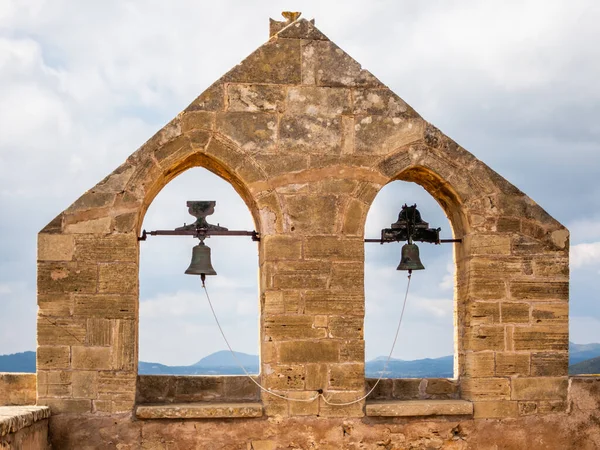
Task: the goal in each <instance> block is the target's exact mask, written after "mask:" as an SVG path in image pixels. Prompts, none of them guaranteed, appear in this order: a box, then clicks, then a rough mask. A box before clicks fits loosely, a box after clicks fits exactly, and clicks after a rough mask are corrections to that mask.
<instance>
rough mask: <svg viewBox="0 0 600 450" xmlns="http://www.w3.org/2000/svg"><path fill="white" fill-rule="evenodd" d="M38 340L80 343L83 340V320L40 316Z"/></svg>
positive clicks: (54, 343) (50, 342) (57, 342)
mask: <svg viewBox="0 0 600 450" xmlns="http://www.w3.org/2000/svg"><path fill="white" fill-rule="evenodd" d="M37 338H38V342H39V343H42V344H52V345H78V344H79V345H82V344H83V343H84V342H85V320H83V319H74V318H68V319H67V318H48V317H45V316H43V317H42V316H40V317H39V318H38V326H37Z"/></svg>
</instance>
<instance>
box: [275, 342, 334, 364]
mask: <svg viewBox="0 0 600 450" xmlns="http://www.w3.org/2000/svg"><path fill="white" fill-rule="evenodd" d="M279 360H280V361H281V362H282V363H319V362H337V361H339V343H338V342H337V341H333V340H328V341H325V340H321V341H286V342H282V343H281V344H279Z"/></svg>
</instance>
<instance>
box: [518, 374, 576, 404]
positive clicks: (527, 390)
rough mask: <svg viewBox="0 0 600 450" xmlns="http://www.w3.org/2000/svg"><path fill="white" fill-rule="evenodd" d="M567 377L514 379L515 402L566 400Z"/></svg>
mask: <svg viewBox="0 0 600 450" xmlns="http://www.w3.org/2000/svg"><path fill="white" fill-rule="evenodd" d="M568 383H569V380H568V379H567V377H531V378H513V379H512V381H511V384H512V390H511V398H512V399H513V400H564V399H566V396H567V386H568Z"/></svg>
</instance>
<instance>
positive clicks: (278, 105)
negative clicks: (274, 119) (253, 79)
mask: <svg viewBox="0 0 600 450" xmlns="http://www.w3.org/2000/svg"><path fill="white" fill-rule="evenodd" d="M285 96H286V94H285V88H283V87H282V86H276V85H268V84H231V83H230V84H228V85H227V110H228V111H237V112H283V111H284V109H285Z"/></svg>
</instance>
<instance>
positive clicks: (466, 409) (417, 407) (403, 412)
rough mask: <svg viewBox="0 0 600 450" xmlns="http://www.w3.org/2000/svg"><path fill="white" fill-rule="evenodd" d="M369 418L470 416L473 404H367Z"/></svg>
mask: <svg viewBox="0 0 600 450" xmlns="http://www.w3.org/2000/svg"><path fill="white" fill-rule="evenodd" d="M366 412H367V416H370V417H416V416H472V415H473V403H471V402H468V401H466V400H406V401H378V402H367V405H366Z"/></svg>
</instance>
